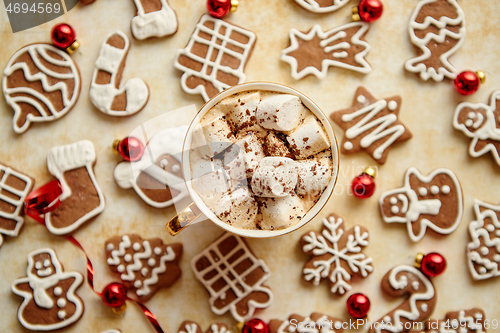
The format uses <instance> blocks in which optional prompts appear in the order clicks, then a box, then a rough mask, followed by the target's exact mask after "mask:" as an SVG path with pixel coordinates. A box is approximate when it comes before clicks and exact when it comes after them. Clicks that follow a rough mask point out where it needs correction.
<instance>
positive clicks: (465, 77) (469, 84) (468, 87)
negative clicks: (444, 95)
mask: <svg viewBox="0 0 500 333" xmlns="http://www.w3.org/2000/svg"><path fill="white" fill-rule="evenodd" d="M480 84H481V79H480V78H479V76H478V75H477V74H476V73H474V72H471V71H465V72H462V73H460V74H458V75H457V77H456V78H455V89H457V91H458V92H459V93H460V94H462V95H471V94H473V93H475V92H476V91H477V90H478V89H479V85H480Z"/></svg>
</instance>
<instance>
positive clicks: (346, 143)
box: [344, 141, 354, 150]
mask: <svg viewBox="0 0 500 333" xmlns="http://www.w3.org/2000/svg"><path fill="white" fill-rule="evenodd" d="M352 148H354V145H353V144H352V142H351V141H346V142H344V149H345V150H351V149H352Z"/></svg>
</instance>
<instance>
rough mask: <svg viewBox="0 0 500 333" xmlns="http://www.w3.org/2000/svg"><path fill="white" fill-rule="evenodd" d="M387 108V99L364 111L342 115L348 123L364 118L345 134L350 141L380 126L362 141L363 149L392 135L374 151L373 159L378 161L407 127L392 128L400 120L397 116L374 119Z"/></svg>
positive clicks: (389, 115) (396, 126) (397, 126)
mask: <svg viewBox="0 0 500 333" xmlns="http://www.w3.org/2000/svg"><path fill="white" fill-rule="evenodd" d="M386 107H387V101H386V100H385V99H381V100H379V101H376V102H375V103H373V104H371V105H368V106H366V107H364V108H362V109H359V110H357V111H354V112H352V113H347V114H344V115H342V121H343V122H346V123H347V122H350V121H352V120H354V119H355V118H357V117H359V116H364V118H363V119H361V120H360V121H359V122H358V123H356V124H355V125H353V126H352V127H351V128H349V129H348V130H347V131H346V132H345V137H346V138H348V139H354V138H356V137H358V136H359V135H361V134H363V133H365V132H366V131H368V130H371V129H372V128H374V127H376V126H378V127H377V128H376V129H375V130H374V131H371V132H370V133H368V134H367V135H366V136H364V137H363V138H362V139H361V141H360V146H361V147H362V148H368V147H369V146H371V145H372V144H373V143H375V142H376V141H378V140H380V139H382V138H384V137H386V136H388V135H391V137H390V138H389V139H388V140H386V141H385V142H384V143H382V144H381V145H380V146H379V147H377V148H376V149H375V150H374V151H373V158H375V159H376V160H379V159H381V158H382V156H383V154H384V151H385V150H386V149H387V148H388V147H389V146H390V145H391V144H392V143H394V142H395V141H396V140H397V139H398V138H399V137H401V135H403V133H404V132H405V127H404V126H403V125H401V124H398V125H395V126H392V127H390V126H391V125H392V124H394V123H395V122H396V121H397V120H398V117H397V116H396V115H395V114H387V115H385V116H383V117H379V118H376V119H374V118H375V117H377V116H378V114H379V113H380V112H381V111H382V110H384V109H385V108H386Z"/></svg>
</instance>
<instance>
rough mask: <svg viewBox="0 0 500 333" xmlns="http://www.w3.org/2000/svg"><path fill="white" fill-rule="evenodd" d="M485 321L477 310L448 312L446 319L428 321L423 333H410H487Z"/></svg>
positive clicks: (481, 312) (421, 332)
mask: <svg viewBox="0 0 500 333" xmlns="http://www.w3.org/2000/svg"><path fill="white" fill-rule="evenodd" d="M485 319H486V318H485V315H484V311H483V310H481V309H477V308H473V309H470V310H461V311H453V312H447V313H446V315H445V317H444V319H429V320H427V321H426V322H425V329H424V330H423V331H419V332H410V333H486V328H485Z"/></svg>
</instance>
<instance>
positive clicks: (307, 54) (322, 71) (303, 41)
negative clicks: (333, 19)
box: [281, 22, 372, 80]
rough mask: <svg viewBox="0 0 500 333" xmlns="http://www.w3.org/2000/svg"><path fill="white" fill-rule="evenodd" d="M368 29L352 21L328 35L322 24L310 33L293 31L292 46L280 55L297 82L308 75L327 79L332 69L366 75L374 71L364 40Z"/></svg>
mask: <svg viewBox="0 0 500 333" xmlns="http://www.w3.org/2000/svg"><path fill="white" fill-rule="evenodd" d="M369 26H370V25H369V24H368V23H366V22H353V23H349V24H345V25H342V26H340V27H337V28H334V29H331V30H328V31H326V32H323V31H322V30H321V27H320V26H319V25H315V26H314V27H312V29H311V30H310V31H309V32H308V33H302V32H300V31H298V30H297V29H292V30H290V46H289V47H288V48H286V49H285V50H283V51H282V52H281V60H283V61H285V62H287V63H289V64H290V66H291V68H292V76H293V78H294V79H296V80H299V79H302V78H303V77H305V76H307V75H314V76H316V77H317V78H318V79H324V78H325V77H326V74H327V72H328V68H329V67H330V66H333V67H340V68H345V69H349V70H353V71H355V72H359V73H363V74H367V73H369V72H371V69H372V68H371V67H370V65H369V64H368V62H367V61H366V60H365V56H366V55H367V54H368V52H369V51H370V48H371V47H370V44H368V43H367V42H366V41H365V39H364V35H365V34H366V32H367V31H368V28H369Z"/></svg>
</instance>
